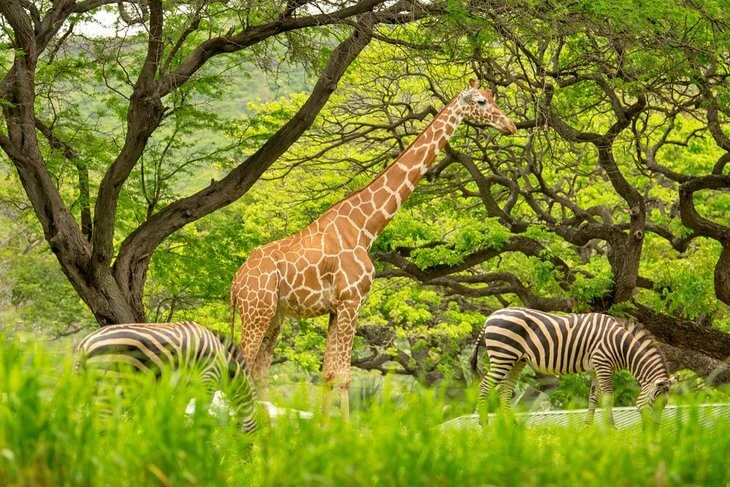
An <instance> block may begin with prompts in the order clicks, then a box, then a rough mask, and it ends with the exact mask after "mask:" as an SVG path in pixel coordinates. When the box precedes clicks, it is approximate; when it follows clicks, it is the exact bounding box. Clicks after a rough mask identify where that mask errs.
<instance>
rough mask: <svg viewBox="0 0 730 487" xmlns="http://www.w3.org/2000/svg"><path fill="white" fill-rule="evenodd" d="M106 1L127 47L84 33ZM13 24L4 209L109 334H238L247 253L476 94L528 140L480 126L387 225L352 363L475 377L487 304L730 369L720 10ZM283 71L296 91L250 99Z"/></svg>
mask: <svg viewBox="0 0 730 487" xmlns="http://www.w3.org/2000/svg"><path fill="white" fill-rule="evenodd" d="M104 3H110V4H111V5H112V6H111V7H106V8H107V9H108V12H109V13H110V14H114V15H115V16H116V18H117V23H118V24H117V25H118V26H119V27H120V28H122V30H121V31H119V33H118V34H117V35H116V36H112V37H90V36H89V35H88V34H85V33H84V32H82V31H80V30H79V29H80V27H79V26H80V25H81V23H82V22H83V21H84V20H88V18H89V16H90V15H91V14H92V13H93V12H95V11H96V10H97V9H100V8H104V7H103V5H104ZM1 12H2V15H3V17H2V22H3V32H4V36H5V38H6V39H7V41H8V42H9V44H10V45H11V46H12V52H10V51H9V52H8V53H6V54H5V55H3V57H2V59H1V60H0V62H1V63H2V70H3V71H2V75H3V84H2V87H3V88H2V99H3V101H2V106H3V116H4V121H5V125H4V127H3V129H2V132H1V133H0V147H2V149H3V151H4V154H5V157H6V158H7V160H8V161H10V162H11V163H12V165H13V166H14V168H15V169H14V172H13V173H8V172H6V175H7V178H8V179H9V180H10V181H12V182H13V188H14V189H15V191H14V189H13V188H9V189H7V190H4V191H8V194H7V195H3V198H8V199H11V200H13V201H17V202H19V205H20V206H21V207H23V205H26V204H27V203H26V201H27V202H29V203H30V205H31V206H32V208H33V210H34V216H35V219H37V221H38V222H40V225H41V228H42V231H43V238H44V239H45V241H46V242H47V243H48V246H49V247H50V248H51V250H52V251H53V252H54V254H55V257H56V260H57V262H58V264H60V268H61V269H62V270H63V272H64V274H65V276H66V278H67V279H68V280H69V281H70V282H71V283H72V284H73V286H74V289H75V290H76V292H77V293H78V295H79V296H81V298H82V299H83V301H84V302H85V303H86V305H87V306H88V307H89V308H90V309H91V311H92V313H93V314H94V316H95V317H96V319H97V320H98V321H99V322H100V323H102V324H104V323H113V322H120V321H141V320H143V319H145V318H149V319H154V320H169V319H174V318H176V317H180V316H185V317H194V318H197V319H201V321H203V322H205V320H209V321H215V322H219V323H222V322H225V321H226V317H225V314H226V313H227V293H228V289H229V286H230V279H231V277H232V276H233V274H234V272H235V269H236V268H237V267H238V266H239V265H240V264H241V262H242V261H243V259H245V257H246V256H247V255H248V252H250V251H251V250H252V249H253V248H255V247H256V246H258V245H261V244H263V243H266V242H268V241H271V240H275V239H277V238H281V237H283V236H285V235H288V234H291V233H293V232H295V231H298V230H299V229H301V228H302V227H304V226H305V225H306V224H307V223H309V222H311V221H312V220H314V219H315V218H317V217H318V216H319V214H321V213H322V211H324V210H325V209H326V208H327V207H328V206H329V205H331V204H332V203H334V202H336V201H338V200H339V199H340V198H342V197H343V196H344V195H346V194H347V193H348V192H350V191H354V190H356V189H357V188H359V187H361V186H363V185H365V184H367V182H369V181H370V180H371V179H372V178H373V177H374V176H375V174H377V173H378V172H379V171H380V170H381V169H382V168H383V167H385V166H386V165H387V164H388V163H389V162H390V161H391V160H392V159H393V158H394V157H395V156H397V154H398V153H399V152H400V151H402V150H403V149H404V148H405V147H406V146H407V145H408V143H409V142H410V141H411V140H412V139H413V138H414V137H415V136H416V135H417V134H418V133H419V132H420V131H421V130H422V129H423V128H424V127H425V125H426V124H427V123H428V121H429V120H430V118H431V117H432V116H433V115H434V114H435V113H436V111H437V110H438V109H439V108H440V107H441V106H442V105H443V104H445V103H447V102H448V100H450V99H451V97H453V96H454V95H455V94H456V93H458V92H459V91H460V90H462V89H464V88H465V87H466V80H467V79H468V78H469V77H478V78H479V79H480V80H481V82H482V84H484V85H485V86H488V87H490V88H491V89H493V91H494V92H495V93H496V97H497V101H498V104H499V105H500V107H502V108H503V109H504V110H505V112H507V113H508V115H509V116H510V118H511V119H512V120H513V121H514V122H515V123H516V124H517V126H518V128H519V129H520V130H519V131H518V134H517V135H516V136H511V137H507V136H502V135H499V134H497V133H496V132H494V131H492V130H490V129H484V128H482V127H474V126H465V127H462V129H461V130H460V131H459V133H458V135H457V136H456V137H454V138H453V139H452V140H451V142H450V144H449V145H448V146H447V148H446V150H445V151H444V153H443V155H442V156H441V157H440V158H439V159H438V160H437V163H436V164H435V165H434V167H433V168H432V171H431V172H430V173H429V174H428V177H427V179H428V181H424V182H422V183H421V185H420V186H419V187H418V188H417V190H416V191H415V192H414V194H413V195H412V196H411V197H410V198H409V199H408V201H407V202H406V204H405V206H404V208H402V209H401V210H400V212H399V213H398V214H397V215H396V217H395V219H394V220H393V221H392V223H391V224H390V225H389V226H388V227H387V228H386V230H385V231H384V232H383V234H382V235H381V236H380V238H379V239H378V241H377V242H376V245H375V247H374V248H373V251H372V257H373V260H374V261H375V262H376V264H377V265H378V279H377V280H376V284H375V286H374V288H373V290H372V292H371V295H370V297H369V299H368V302H367V303H366V305H365V307H364V309H363V310H362V311H361V315H360V316H361V318H360V321H361V324H362V326H361V327H360V329H359V332H358V335H359V342H358V351H357V353H356V355H355V358H354V360H353V362H354V363H355V364H356V365H359V366H361V367H363V368H369V369H376V370H383V371H385V370H386V369H388V370H395V371H397V372H402V373H408V374H412V375H417V376H419V377H421V378H423V380H424V381H426V382H427V383H432V382H434V381H436V380H439V379H441V378H443V377H444V376H450V377H455V378H461V374H462V373H461V368H460V365H459V359H458V358H459V354H460V352H461V351H462V350H463V348H464V347H465V346H466V345H468V344H469V343H470V342H471V340H473V337H474V335H475V333H476V332H477V331H478V329H479V328H480V327H481V325H482V323H483V320H484V317H485V315H486V314H488V313H489V312H491V311H493V310H495V309H498V308H500V307H504V306H509V305H522V306H528V307H533V308H538V309H543V310H549V311H608V312H611V313H613V314H616V315H620V316H631V317H634V318H636V319H638V320H639V321H641V322H642V323H643V324H644V325H645V326H647V327H648V328H649V329H650V330H651V331H652V332H653V333H654V334H655V335H656V336H657V337H658V338H659V339H660V340H662V341H663V342H665V346H664V348H663V350H664V352H665V354H666V355H667V357H668V358H669V359H670V361H672V362H673V363H674V364H675V365H676V366H678V367H680V366H681V367H689V368H692V369H694V370H696V371H698V372H700V373H701V374H704V375H706V376H709V375H713V379H714V380H716V381H719V382H726V381H728V380H730V370H729V369H728V367H727V366H724V368H723V366H722V361H724V360H726V359H727V357H728V356H730V335H729V334H728V333H727V331H728V330H730V312H729V309H728V306H729V305H730V217H728V215H730V191H729V190H730V174H729V173H728V166H729V164H728V161H730V155H729V154H730V122H729V118H728V116H729V115H730V92H728V88H727V85H728V83H727V79H728V76H729V75H730V59H728V57H727V53H728V47H730V42H729V40H728V36H730V34H728V22H729V21H730V16H729V15H728V14H727V12H726V9H724V7H723V5H722V2H720V1H708V2H703V3H702V4H701V5H700V4H696V3H694V2H675V1H669V2H663V3H662V4H660V5H648V4H645V3H644V2H637V1H634V0H620V1H618V2H582V3H578V4H576V3H572V2H560V1H556V2H549V3H545V2H537V1H529V2H513V1H510V0H507V1H490V2H486V3H484V2H473V3H470V2H428V3H425V2H424V3H423V4H420V3H419V2H413V1H400V2H395V3H392V2H380V1H374V0H371V1H360V2H355V1H352V2H345V1H343V2H335V1H332V2H306V1H305V2H292V1H289V2H283V1H282V2H261V3H258V2H248V1H241V2H228V3H216V2H199V3H195V2H169V3H168V2H159V1H157V2H141V3H140V2H121V3H119V6H117V2H116V0H115V1H114V2H99V1H94V2H92V1H85V2H74V1H70V0H69V1H65V2H53V3H52V4H51V3H48V2H35V3H31V2H20V1H15V0H9V1H8V2H5V3H4V4H3V7H2V9H1ZM263 76H268V77H267V78H266V79H268V81H269V90H266V89H264V91H268V92H269V93H277V94H282V95H285V96H283V97H274V96H269V97H267V100H266V101H261V102H256V101H255V100H254V99H253V96H252V92H253V93H259V94H261V93H262V91H261V90H262V88H261V86H264V85H265V83H262V82H261V77H263ZM277 82H278V83H280V84H281V86H280V87H277V86H276V83H277ZM269 93H264V96H266V95H267V94H269ZM238 96H240V97H242V99H246V100H248V101H251V102H252V103H249V104H248V105H246V104H245V103H242V102H241V101H237V100H235V99H234V98H236V97H238ZM254 96H255V95H254ZM20 187H22V188H23V193H24V196H22V197H21V196H20V195H19V194H18V188H20ZM4 208H5V212H6V214H7V215H10V218H11V219H13V220H14V224H15V225H18V226H19V227H22V228H27V227H28V224H25V225H24V224H23V223H22V221H20V220H19V219H18V218H19V215H21V214H22V215H25V216H24V217H27V211H25V212H23V211H22V208H21V209H17V208H12V207H11V206H9V205H4ZM25 209H26V210H27V208H25ZM14 234H18V232H14ZM20 234H23V235H29V233H28V232H20ZM29 238H30V240H32V241H33V242H37V240H38V239H37V238H33V237H29ZM14 245H16V246H20V245H21V243H20V242H19V241H18V240H17V239H16V240H14ZM33 279H34V278H32V277H29V278H23V279H18V280H17V282H16V286H15V287H14V289H13V295H14V296H16V298H15V299H16V301H20V300H22V299H25V298H24V297H23V296H27V295H32V294H33V293H35V292H39V291H40V290H39V291H33V290H32V289H31V291H30V293H29V292H28V287H27V286H26V288H25V291H24V290H23V289H24V288H23V286H18V285H17V284H18V283H20V284H23V283H28V282H33ZM16 288H17V290H16ZM24 292H25V294H23V293H24ZM74 309H76V308H74ZM322 327H324V323H320V322H318V321H313V322H309V323H305V322H301V323H293V324H291V326H290V327H288V328H287V329H285V331H284V335H283V336H282V340H281V344H280V349H279V356H280V357H282V358H288V359H294V360H297V361H299V363H300V364H302V365H304V366H307V367H312V368H314V367H316V364H317V361H316V359H315V357H318V356H321V353H320V352H319V349H320V348H321V347H322V345H323V336H322V333H321V329H322Z"/></svg>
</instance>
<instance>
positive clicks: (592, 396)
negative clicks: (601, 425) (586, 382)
mask: <svg viewBox="0 0 730 487" xmlns="http://www.w3.org/2000/svg"><path fill="white" fill-rule="evenodd" d="M596 406H598V380H597V379H596V376H595V374H591V392H590V393H589V394H588V415H587V416H586V424H587V425H592V424H593V419H594V418H595V416H596Z"/></svg>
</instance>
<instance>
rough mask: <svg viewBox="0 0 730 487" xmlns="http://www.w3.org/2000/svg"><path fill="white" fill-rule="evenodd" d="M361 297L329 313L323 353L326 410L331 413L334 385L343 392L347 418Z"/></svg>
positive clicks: (344, 409)
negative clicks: (353, 349) (354, 342)
mask: <svg viewBox="0 0 730 487" xmlns="http://www.w3.org/2000/svg"><path fill="white" fill-rule="evenodd" d="M359 307H360V301H359V300H348V301H344V302H342V303H340V304H339V305H338V306H337V311H336V312H335V313H332V314H331V315H330V323H329V328H328V329H327V343H326V347H325V356H324V366H323V372H324V381H325V387H326V391H325V398H324V404H323V407H322V409H323V413H324V414H325V415H326V414H327V413H328V410H329V407H330V402H331V396H332V393H333V392H334V391H333V389H334V388H335V387H337V388H339V392H340V409H341V411H342V417H343V418H344V419H345V420H346V421H347V420H349V418H350V406H349V392H350V361H351V357H352V345H353V341H354V339H355V330H356V328H357V311H358V309H359Z"/></svg>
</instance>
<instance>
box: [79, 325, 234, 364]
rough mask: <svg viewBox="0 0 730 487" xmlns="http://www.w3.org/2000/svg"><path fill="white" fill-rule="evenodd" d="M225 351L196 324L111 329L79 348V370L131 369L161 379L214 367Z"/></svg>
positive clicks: (95, 334)
mask: <svg viewBox="0 0 730 487" xmlns="http://www.w3.org/2000/svg"><path fill="white" fill-rule="evenodd" d="M223 350H224V349H223V348H222V345H221V343H220V341H219V339H218V338H217V337H216V336H215V335H214V334H213V332H212V331H211V330H209V329H208V328H206V327H204V326H201V325H199V324H197V323H194V322H180V323H134V324H123V325H110V326H105V327H103V328H101V329H99V330H96V331H94V332H92V333H90V334H89V335H87V336H86V337H84V338H83V339H82V340H80V341H79V342H78V343H77V344H76V346H75V347H74V352H75V354H76V365H75V368H76V369H77V370H78V369H79V368H80V367H86V368H93V369H101V370H114V369H119V368H128V367H129V368H132V369H136V370H138V371H141V372H151V373H154V374H155V376H157V377H159V375H160V374H161V373H162V372H163V371H164V370H165V369H167V368H172V369H178V368H186V367H189V366H192V365H194V366H203V367H204V368H205V366H206V365H208V366H210V365H212V364H211V362H213V361H214V359H215V358H216V356H217V355H218V354H221V353H223Z"/></svg>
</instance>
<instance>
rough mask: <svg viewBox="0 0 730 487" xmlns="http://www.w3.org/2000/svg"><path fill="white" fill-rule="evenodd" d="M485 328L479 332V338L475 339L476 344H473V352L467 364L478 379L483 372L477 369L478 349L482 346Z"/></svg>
mask: <svg viewBox="0 0 730 487" xmlns="http://www.w3.org/2000/svg"><path fill="white" fill-rule="evenodd" d="M486 329H487V327H486V326H485V327H484V328H483V329H482V331H481V332H479V336H478V337H477V342H476V343H475V344H474V350H472V352H471V357H469V363H470V364H471V370H472V372H474V373H475V374H477V375H478V376H479V377H484V372H482V371H481V369H480V368H479V347H480V346H481V345H482V341H483V340H484V332H485V331H486Z"/></svg>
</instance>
